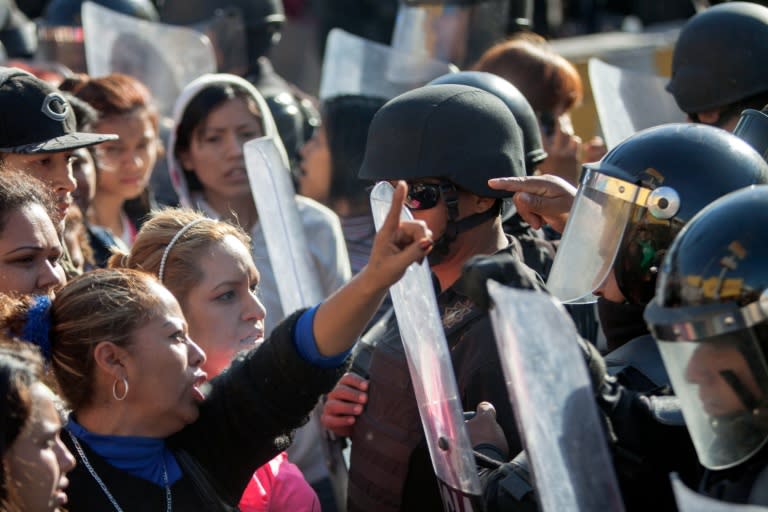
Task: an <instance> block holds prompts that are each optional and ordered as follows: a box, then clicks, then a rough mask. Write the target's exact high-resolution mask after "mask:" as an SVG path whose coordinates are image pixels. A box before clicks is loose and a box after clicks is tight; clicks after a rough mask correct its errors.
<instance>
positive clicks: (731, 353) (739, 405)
mask: <svg viewBox="0 0 768 512" xmlns="http://www.w3.org/2000/svg"><path fill="white" fill-rule="evenodd" d="M711 340H713V341H705V342H691V341H663V340H658V345H659V350H660V352H661V356H662V358H663V360H664V365H665V366H666V367H667V373H668V374H669V378H670V380H671V382H672V387H673V388H674V390H675V395H676V396H677V397H678V399H679V400H680V407H681V408H682V411H683V416H684V417H685V423H686V425H687V426H688V431H689V432H690V435H691V439H692V440H693V444H694V447H695V448H696V453H697V454H698V456H699V461H700V462H701V464H702V465H703V466H705V467H707V468H709V469H713V470H720V469H727V468H730V467H733V466H736V465H738V464H741V463H742V462H744V461H745V460H747V459H749V458H750V457H751V456H752V455H754V454H755V453H756V452H757V451H758V450H759V449H760V448H762V446H763V445H764V444H765V442H766V441H767V440H768V422H767V421H766V420H765V419H763V418H762V416H764V415H765V410H764V407H763V406H762V405H760V406H758V405H756V404H760V403H762V402H763V401H764V400H765V399H766V392H767V391H768V390H766V389H765V386H764V384H762V383H765V382H768V370H766V366H765V363H764V361H763V358H762V355H761V352H760V350H759V349H758V345H757V342H756V341H755V340H754V339H753V338H752V334H751V330H746V331H741V332H740V333H738V334H728V335H723V336H719V337H717V338H711ZM753 401H754V403H753ZM758 412H759V413H760V414H758Z"/></svg>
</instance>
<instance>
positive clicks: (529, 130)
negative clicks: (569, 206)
mask: <svg viewBox="0 0 768 512" xmlns="http://www.w3.org/2000/svg"><path fill="white" fill-rule="evenodd" d="M440 84H457V85H468V86H470V87H477V88H478V89H482V90H484V91H486V92H489V93H491V94H493V95H494V96H496V97H497V98H499V99H500V100H501V101H503V102H504V103H505V104H506V105H507V108H509V110H510V111H511V112H512V115H514V116H515V121H517V125H518V126H519V127H520V131H521V132H522V135H523V149H524V150H525V169H526V172H527V174H529V175H531V174H533V172H534V171H535V170H536V165H537V164H538V163H539V162H541V161H542V160H544V159H545V158H547V152H546V151H544V147H543V145H542V143H541V130H540V129H539V121H538V119H536V114H535V113H534V112H533V108H531V105H530V103H528V100H527V99H525V96H523V93H521V92H520V91H519V90H518V89H517V87H515V86H514V85H512V84H511V83H510V82H509V81H507V80H504V79H503V78H501V77H500V76H498V75H494V74H493V73H486V72H484V71H461V72H459V73H448V74H447V75H443V76H441V77H438V78H435V79H434V80H432V81H431V82H430V83H429V84H428V85H440Z"/></svg>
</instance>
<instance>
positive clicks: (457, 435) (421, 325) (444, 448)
mask: <svg viewBox="0 0 768 512" xmlns="http://www.w3.org/2000/svg"><path fill="white" fill-rule="evenodd" d="M392 192H393V188H392V186H391V185H390V184H389V183H386V182H381V183H378V184H377V185H376V186H375V187H374V188H373V190H372V191H371V208H372V210H373V218H374V221H375V223H376V228H377V229H378V228H380V227H381V224H382V223H383V222H384V219H385V218H386V215H387V212H388V211H389V207H390V204H391V203H392ZM401 218H403V219H411V218H412V217H411V215H410V212H409V211H408V210H407V209H403V213H402V217H401ZM389 293H390V295H391V297H392V303H393V305H394V309H395V315H397V323H398V325H399V327H400V335H401V337H402V339H403V344H404V346H405V353H406V356H407V359H408V368H409V370H410V374H411V381H412V382H413V389H414V392H415V394H416V400H417V401H418V403H419V414H420V415H421V422H422V424H423V426H424V432H425V434H426V438H427V445H428V447H429V454H430V456H431V457H432V464H433V466H434V469H435V474H436V475H437V477H438V479H440V480H441V481H442V482H443V483H445V484H446V485H448V486H450V487H451V488H452V489H454V490H457V491H460V492H461V493H462V494H464V495H469V496H479V495H480V482H479V479H478V476H477V469H476V466H475V461H474V456H473V455H472V447H471V445H470V443H469V438H468V437H467V432H466V428H465V427H464V416H463V411H462V406H461V401H460V400H459V397H458V390H457V386H456V379H455V377H454V372H453V365H452V364H451V357H450V353H449V351H448V343H447V341H446V339H445V332H444V331H443V323H442V320H441V319H440V313H439V310H438V308H437V299H436V298H435V292H434V287H433V285H432V277H431V274H430V271H429V264H428V263H427V261H426V260H425V261H424V262H423V263H421V264H418V263H413V264H412V265H411V266H410V267H408V270H406V272H405V275H403V277H402V279H400V281H398V282H397V283H396V284H395V285H393V286H392V287H391V288H390V290H389ZM467 499H468V498H467ZM457 510H471V505H469V504H462V507H461V508H457Z"/></svg>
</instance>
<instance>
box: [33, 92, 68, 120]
mask: <svg viewBox="0 0 768 512" xmlns="http://www.w3.org/2000/svg"><path fill="white" fill-rule="evenodd" d="M52 105H53V106H58V108H57V110H61V112H56V110H54V109H53V108H51V106H52ZM40 111H41V112H42V113H43V114H45V115H46V117H49V118H51V119H53V120H54V121H63V120H65V119H66V118H67V113H68V112H69V103H68V102H67V100H65V99H64V96H62V95H61V94H59V93H57V92H52V93H49V94H48V96H46V97H45V99H44V100H43V106H42V107H41V108H40Z"/></svg>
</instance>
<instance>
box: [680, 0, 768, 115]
mask: <svg viewBox="0 0 768 512" xmlns="http://www.w3.org/2000/svg"><path fill="white" fill-rule="evenodd" d="M767 54H768V7H765V6H762V5H757V4H754V3H751V2H728V3H723V4H719V5H716V6H714V7H711V8H709V9H706V10H704V11H702V12H700V13H698V14H696V15H695V16H693V17H692V18H691V19H689V20H688V22H687V23H686V24H685V25H684V26H683V29H682V30H681V32H680V36H679V37H678V39H677V43H676V44H675V49H674V53H673V56H672V79H671V80H670V81H669V83H668V84H667V90H668V91H669V92H670V93H672V95H673V96H674V97H675V101H676V102H677V104H678V106H679V107H680V109H681V110H682V111H683V112H688V113H698V112H703V111H706V110H712V109H716V108H720V107H724V106H727V105H730V104H733V103H736V102H739V101H741V100H744V99H746V98H749V97H751V96H755V95H757V94H760V93H763V92H766V91H768V67H767V66H766V65H765V62H764V61H765V58H764V57H765V55H767Z"/></svg>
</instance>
